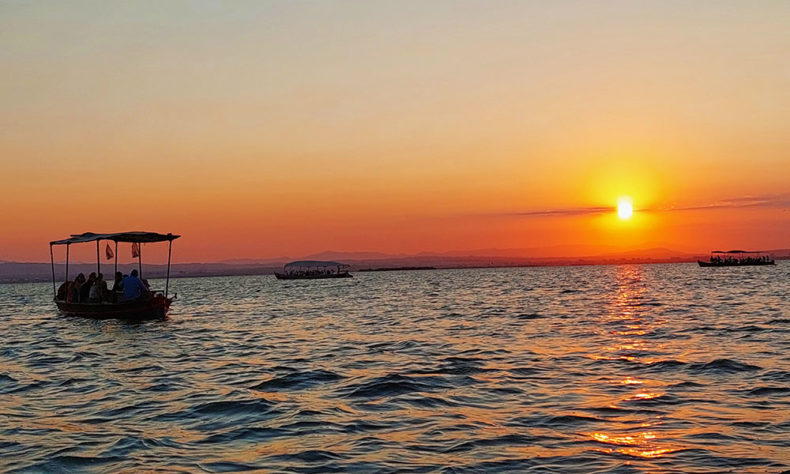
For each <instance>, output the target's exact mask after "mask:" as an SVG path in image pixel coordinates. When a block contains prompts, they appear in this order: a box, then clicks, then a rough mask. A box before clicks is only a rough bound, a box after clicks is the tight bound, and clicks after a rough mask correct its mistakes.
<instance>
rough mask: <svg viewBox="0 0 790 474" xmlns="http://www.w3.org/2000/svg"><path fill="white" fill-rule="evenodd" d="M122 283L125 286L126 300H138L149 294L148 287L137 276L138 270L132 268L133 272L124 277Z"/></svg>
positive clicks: (124, 294) (124, 296) (124, 295)
mask: <svg viewBox="0 0 790 474" xmlns="http://www.w3.org/2000/svg"><path fill="white" fill-rule="evenodd" d="M121 285H122V286H123V299H124V300H125V301H131V300H136V299H138V298H141V297H143V296H148V288H146V287H145V285H144V284H143V282H142V280H140V279H139V278H138V277H137V270H132V273H131V274H130V275H129V276H128V277H126V278H124V279H123V281H122V282H121Z"/></svg>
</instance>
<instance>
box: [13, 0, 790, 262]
mask: <svg viewBox="0 0 790 474" xmlns="http://www.w3.org/2000/svg"><path fill="white" fill-rule="evenodd" d="M788 25H790V2H788V1H759V2H748V1H740V2H727V1H716V2H712V1H711V2H674V1H655V2H642V1H622V2H621V1H608V2H589V1H580V2H566V1H556V2H554V1H552V2H538V1H535V2H527V1H431V2H425V1H402V0H398V1H377V2H370V1H364V0H361V1H321V2H318V1H305V2H292V1H280V2H264V1H248V2H243V1H234V2H220V1H191V2H180V1H167V2H161V1H149V2H146V1H141V2H114V1H110V2H107V1H95V2H22V1H3V2H0V45H1V47H0V104H2V107H1V108H0V203H2V212H1V213H0V260H23V261H45V260H47V259H48V256H49V255H48V254H49V250H48V245H47V243H48V242H49V241H50V240H54V239H59V238H64V237H66V236H68V235H69V234H72V233H81V232H86V231H93V232H114V231H122V230H150V231H157V232H173V233H178V234H181V235H182V236H183V238H182V239H180V240H179V241H177V242H176V247H175V248H176V253H175V256H176V258H177V260H178V261H181V262H186V261H215V260H223V259H233V258H264V257H279V256H292V257H298V256H302V255H307V254H310V253H315V252H320V251H323V250H329V249H331V250H338V251H380V252H388V253H416V252H423V251H429V252H444V251H451V250H465V249H481V248H500V249H504V248H532V247H547V246H558V245H583V246H590V247H592V248H600V249H604V248H606V249H608V248H610V247H618V248H621V249H624V250H628V249H639V248H646V247H655V246H663V247H669V248H673V249H676V250H679V251H702V252H705V251H708V250H710V249H713V248H736V247H745V248H749V249H768V248H788V247H790V53H789V52H790V27H788ZM625 197H627V198H630V200H631V202H632V204H633V209H634V212H633V216H632V217H631V218H630V219H620V218H619V217H618V214H617V212H616V209H615V207H616V206H617V203H618V199H620V198H625Z"/></svg>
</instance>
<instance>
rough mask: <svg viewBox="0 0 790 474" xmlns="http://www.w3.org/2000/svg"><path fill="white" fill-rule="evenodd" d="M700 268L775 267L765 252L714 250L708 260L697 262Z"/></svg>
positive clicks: (774, 263)
mask: <svg viewBox="0 0 790 474" xmlns="http://www.w3.org/2000/svg"><path fill="white" fill-rule="evenodd" d="M697 263H698V264H699V266H700V267H743V266H751V265H776V262H775V261H774V259H773V258H772V257H771V256H770V255H769V254H767V253H765V252H750V251H746V250H727V251H724V250H714V251H713V252H711V256H710V259H709V260H707V261H705V260H697Z"/></svg>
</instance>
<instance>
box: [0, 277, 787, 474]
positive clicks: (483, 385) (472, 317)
mask: <svg viewBox="0 0 790 474" xmlns="http://www.w3.org/2000/svg"><path fill="white" fill-rule="evenodd" d="M171 286H172V288H173V290H174V291H176V292H178V301H177V302H176V303H175V304H174V306H173V309H172V314H171V316H170V318H169V319H167V320H165V321H154V322H147V323H141V324H130V323H121V322H117V321H91V320H84V319H79V318H67V317H63V316H60V315H58V314H57V312H56V311H55V309H54V306H53V305H52V303H51V286H50V285H48V284H18V285H0V320H1V321H2V324H3V328H2V330H1V332H0V334H2V342H1V343H0V470H2V471H17V470H18V471H23V472H24V471H49V472H51V471H74V472H105V471H118V470H128V471H135V470H139V469H161V470H168V471H170V470H172V471H179V470H181V471H189V472H195V471H234V470H246V469H257V468H261V469H271V470H279V471H317V472H326V471H345V470H356V471H363V472H369V471H395V470H398V471H401V470H403V471H420V472H427V471H459V472H460V471H475V472H477V471H495V472H502V471H529V470H535V471H540V472H563V473H565V472H595V471H605V472H608V471H611V470H615V471H617V472H642V471H657V470H669V471H682V472H722V471H732V472H750V471H754V472H781V471H784V470H787V469H790V262H778V264H777V266H776V267H750V268H749V267H747V268H713V269H704V268H698V267H697V266H696V265H691V264H678V265H633V266H629V265H624V266H587V267H556V268H514V269H484V270H438V271H413V272H381V273H357V274H356V275H355V278H353V279H347V280H325V281H290V282H283V281H277V280H275V279H274V277H273V276H253V277H228V278H195V279H177V280H174V282H172V283H171Z"/></svg>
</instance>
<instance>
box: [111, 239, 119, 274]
mask: <svg viewBox="0 0 790 474" xmlns="http://www.w3.org/2000/svg"><path fill="white" fill-rule="evenodd" d="M116 273H118V241H117V240H116V241H115V271H114V272H113V274H112V277H113V279H114V278H115V274H116Z"/></svg>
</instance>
